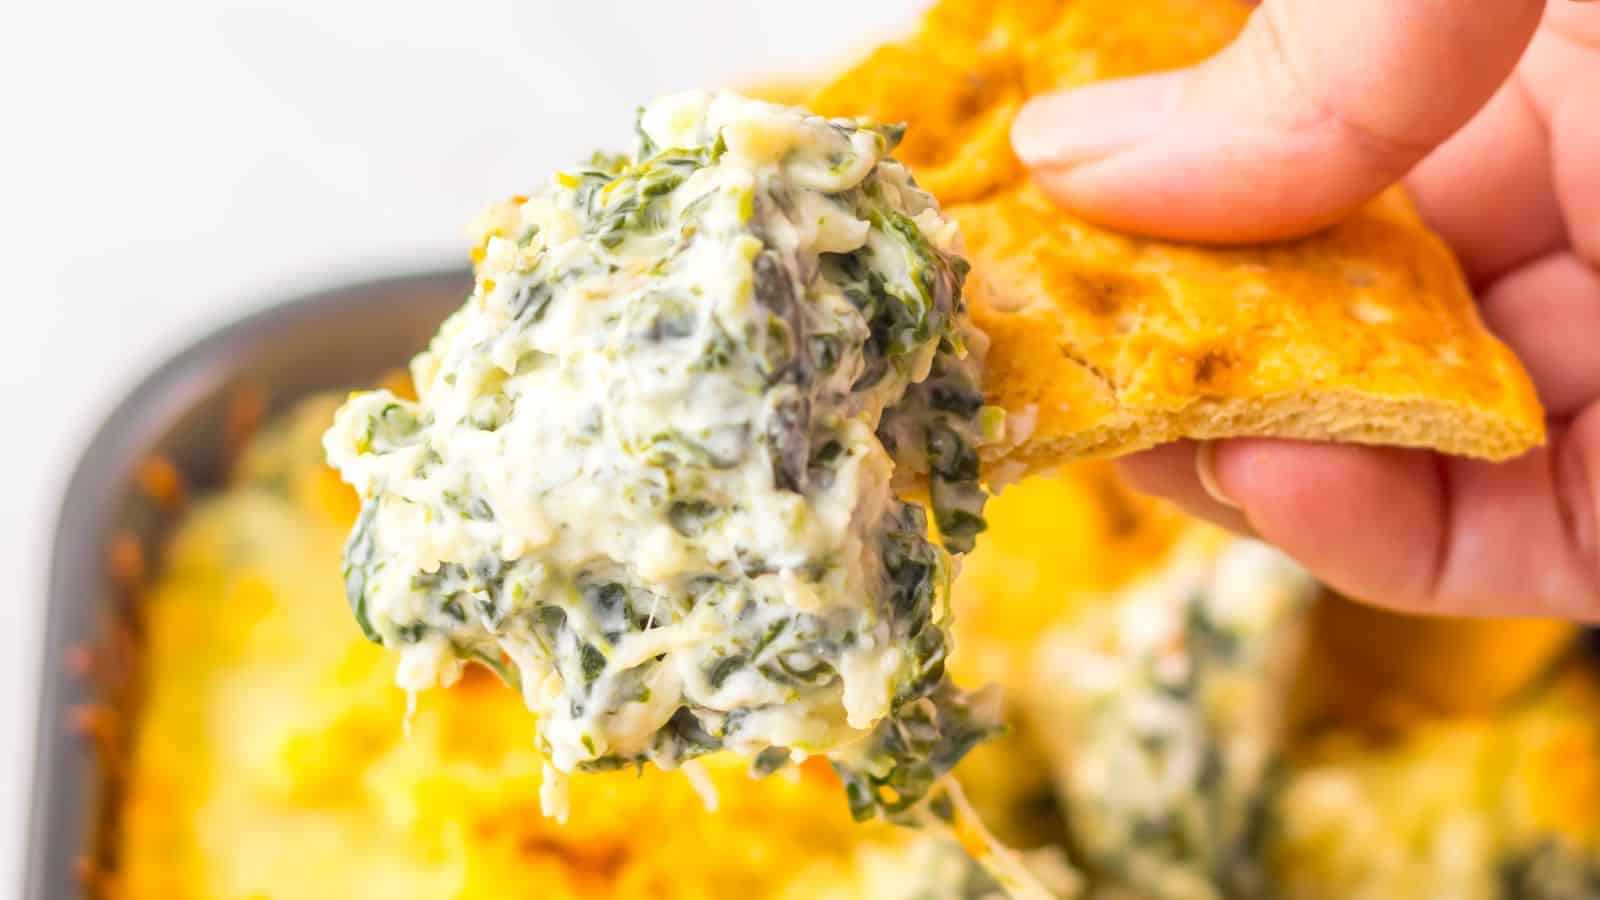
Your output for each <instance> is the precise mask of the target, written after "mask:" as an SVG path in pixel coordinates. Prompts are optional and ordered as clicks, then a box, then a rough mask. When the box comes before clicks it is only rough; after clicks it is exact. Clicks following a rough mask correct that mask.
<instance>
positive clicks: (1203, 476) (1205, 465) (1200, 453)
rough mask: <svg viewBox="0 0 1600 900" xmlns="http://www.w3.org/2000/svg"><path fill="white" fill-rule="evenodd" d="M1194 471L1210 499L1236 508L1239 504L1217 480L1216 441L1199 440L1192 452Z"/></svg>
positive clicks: (1230, 507)
mask: <svg viewBox="0 0 1600 900" xmlns="http://www.w3.org/2000/svg"><path fill="white" fill-rule="evenodd" d="M1194 472H1195V475H1196V476H1198V477H1199V479H1200V486H1201V487H1202V488H1205V491H1206V493H1207V494H1209V495H1210V496H1211V499H1213V500H1215V501H1217V502H1218V503H1220V504H1222V505H1223V506H1226V507H1227V508H1229V509H1238V508H1239V504H1237V503H1235V502H1233V498H1232V497H1229V496H1228V494H1227V492H1226V491H1224V490H1223V489H1222V483H1221V482H1220V481H1218V480H1217V442H1216V441H1201V442H1200V447H1199V449H1197V450H1196V451H1195V454H1194Z"/></svg>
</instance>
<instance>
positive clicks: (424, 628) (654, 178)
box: [324, 92, 1003, 818]
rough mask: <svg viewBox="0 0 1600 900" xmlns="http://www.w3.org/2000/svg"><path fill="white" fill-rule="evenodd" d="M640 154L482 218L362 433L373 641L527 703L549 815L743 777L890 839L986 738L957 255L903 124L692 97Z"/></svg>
mask: <svg viewBox="0 0 1600 900" xmlns="http://www.w3.org/2000/svg"><path fill="white" fill-rule="evenodd" d="M637 130H638V137H637V140H636V147H635V149H634V152H633V153H632V154H631V155H607V154H596V155H595V156H594V157H593V158H592V159H591V160H590V161H589V162H588V164H586V165H584V166H581V167H579V168H575V169H571V170H569V171H565V172H561V173H558V174H557V175H555V176H554V178H553V179H552V180H551V183H550V185H549V187H548V189H547V190H545V191H543V192H541V193H539V194H538V195H536V196H533V197H529V198H515V199H514V200H512V201H510V202H508V203H506V204H502V205H500V206H498V207H496V208H493V209H491V210H490V211H489V212H488V213H486V214H485V216H484V219H483V222H482V230H483V231H484V232H485V234H486V240H485V242H484V243H483V244H482V245H481V247H480V251H481V252H480V254H479V258H478V266H477V281H476V285H475V287H474V290H473V292H472V294H471V296H470V297H469V298H468V300H467V302H466V304H465V305H464V306H463V307H462V308H461V309H460V310H459V311H457V312H456V313H455V314H454V315H453V316H451V318H450V319H448V320H447V321H446V322H445V323H444V325H443V326H442V328H441V329H440V332H439V334H438V335H437V336H436V337H435V338H434V340H433V342H432V344H431V345H430V347H429V349H428V350H427V351H426V352H425V353H422V354H421V355H419V356H418V357H417V358H416V359H415V360H414V361H413V363H412V374H413V378H414V381H415V383H416V387H417V393H418V396H419V398H420V399H418V400H416V401H409V400H407V399H403V398H402V397H400V396H398V395H396V394H394V393H391V392H388V391H375V392H371V393H364V394H358V395H355V396H353V397H352V398H351V399H350V400H349V401H348V402H347V403H346V404H345V405H344V407H343V408H342V409H341V410H340V412H339V414H338V416H337V418H336V420H335V423H334V425H333V427H332V428H331V429H330V430H329V431H328V433H327V435H326V437H325V439H324V445H325V448H326V450H327V453H328V458H329V460H330V461H331V462H332V464H333V465H334V466H335V467H337V468H338V469H339V470H340V472H341V473H342V475H343V476H344V478H345V479H346V480H347V481H349V482H350V483H351V484H352V485H353V486H355V488H356V489H357V491H358V492H359V493H360V494H361V496H362V498H363V508H362V512H361V516H360V518H359V521H358V522H357V524H356V526H355V529H354V531H353V532H352V534H351V537H350V540H349V543H348V545H347V547H346V551H345V572H346V575H345V578H346V588H347V592H348V595H349V600H350V603H351V606H352V608H353V610H354V612H355V616H356V619H357V620H358V622H359V623H360V625H361V627H362V629H363V631H364V632H365V634H366V635H367V637H368V638H369V639H371V640H373V641H376V642H379V643H381V644H383V645H385V646H388V647H392V648H394V649H396V650H398V651H399V653H400V662H399V670H398V676H397V680H398V682H399V684H400V685H401V686H402V687H403V688H405V689H406V690H408V691H412V692H415V691H419V690H423V689H425V688H428V687H430V686H432V685H435V684H449V683H451V682H452V681H454V680H455V679H456V678H458V677H459V675H460V673H461V670H462V666H463V664H464V663H465V662H467V661H477V662H480V663H482V664H484V665H487V666H489V667H491V668H493V669H495V670H496V671H497V672H499V673H500V674H501V676H502V677H503V678H505V679H506V680H507V681H508V682H509V683H513V684H516V685H518V686H520V689H521V691H522V694H523V696H524V699H525V701H526V703H527V705H528V707H529V708H530V709H531V710H532V711H533V712H534V713H535V714H536V715H537V717H538V730H539V743H540V750H541V751H542V753H543V755H544V757H545V759H546V764H545V765H546V770H547V772H546V774H547V775H548V776H549V777H548V778H547V780H546V784H547V785H548V786H549V787H548V789H547V790H546V791H545V792H544V793H543V795H542V802H543V804H544V808H545V812H546V813H547V814H550V815H554V816H557V817H564V816H565V814H566V809H565V803H566V801H565V795H564V791H563V789H562V787H561V785H562V783H563V782H562V780H561V778H560V777H559V776H558V775H557V773H562V774H565V773H569V772H572V771H575V770H577V771H595V770H606V769H613V768H617V767H623V766H635V765H642V764H644V763H646V762H649V763H654V764H656V765H657V766H660V767H662V768H667V769H671V768H676V767H678V766H681V765H683V764H684V763H686V762H688V761H690V760H692V759H693V758H695V757H697V756H700V755H703V754H706V753H710V752H713V751H717V750H721V749H729V750H733V751H735V752H737V753H740V754H744V755H746V756H748V757H750V758H751V759H752V768H753V771H755V772H758V773H765V772H769V771H771V770H773V769H775V768H778V767H780V766H782V765H783V764H784V763H786V762H789V761H791V760H795V761H798V760H800V759H803V758H805V757H807V756H808V755H814V754H825V755H827V756H828V757H829V759H830V760H832V762H833V763H834V767H835V769H836V770H837V771H838V772H839V774H840V776H841V777H842V779H843V781H844V783H845V785H846V789H847V793H848V797H849V802H850V805H851V809H852V812H854V813H855V815H856V816H857V818H866V817H871V816H874V815H879V814H884V815H893V814H897V813H904V812H906V811H907V810H909V809H910V808H911V807H912V805H913V804H915V803H916V801H918V800H919V799H921V798H922V797H923V796H924V795H925V794H927V792H928V790H929V788H930V787H931V786H932V785H933V784H934V782H935V781H936V780H937V779H938V778H939V777H940V776H941V775H942V774H943V773H944V772H945V771H946V770H948V769H949V768H950V767H951V766H952V765H954V764H955V762H956V761H957V760H959V759H960V758H961V756H962V755H963V754H964V753H965V752H966V751H967V750H968V749H969V748H970V747H971V746H972V745H973V744H974V743H976V742H977V741H979V740H981V739H982V738H983V737H985V736H987V735H988V734H990V733H991V732H992V731H993V730H994V728H995V726H994V724H993V723H994V721H995V717H994V715H993V714H992V712H991V707H992V703H990V702H989V700H988V698H987V696H986V695H971V694H964V693H962V692H960V691H958V690H957V689H956V688H954V687H953V686H952V685H951V684H950V682H949V680H948V679H947V677H946V675H945V671H944V662H945V658H946V654H947V651H948V642H949V641H948V637H947V634H946V626H947V624H948V619H949V612H948V605H947V588H948V583H949V581H950V579H951V578H952V576H953V559H952V555H951V554H960V553H962V552H965V551H966V550H968V549H969V548H970V547H971V546H972V543H973V538H974V536H975V535H976V534H977V533H978V532H980V531H981V530H982V529H983V528H984V521H983V518H982V509H983V505H984V500H985V497H986V495H985V492H984V490H983V488H982V487H980V485H979V481H978V456H977V452H976V446H977V445H978V444H979V443H980V442H981V441H982V440H983V439H984V438H985V434H986V433H987V434H988V435H989V436H993V435H994V434H996V433H997V432H998V430H999V429H1000V428H1001V427H1002V425H1003V423H1002V422H1001V421H1000V418H1001V417H1000V414H999V411H998V410H995V409H992V408H988V407H985V406H984V405H983V400H982V397H983V395H982V393H981V391H980V390H979V384H978V373H979V369H978V363H979V356H980V355H981V352H982V349H983V347H982V342H983V337H982V335H981V333H979V332H977V331H976V330H975V329H973V328H972V326H971V325H970V324H969V323H968V321H967V319H966V315H965V310H964V306H963V301H962V282H963V278H964V276H965V274H966V264H965V262H964V261H963V260H962V259H961V258H960V257H959V256H957V255H955V252H954V243H955V240H956V233H955V231H956V230H955V227H954V225H953V224H952V223H950V222H948V221H947V220H946V219H945V218H944V217H943V216H942V215H941V214H940V211H939V209H938V208H937V206H936V205H935V202H934V200H933V198H932V197H931V196H930V195H929V194H927V193H925V192H924V191H922V190H920V189H919V188H918V187H917V186H916V184H915V182H914V181H913V180H912V178H911V176H910V175H909V174H908V172H907V171H906V169H905V168H904V167H903V166H902V165H900V164H899V163H898V162H896V161H895V160H894V159H892V158H891V157H890V155H889V154H890V151H891V150H892V149H893V148H894V146H895V144H896V142H897V140H898V138H899V129H897V128H894V127H889V126H881V125H874V124H872V123H868V122H865V121H856V120H840V119H824V118H820V117H817V116H814V115H811V114H809V113H807V112H805V111H803V110H800V109H794V108H788V107H782V106H775V105H771V104H767V103H762V102H758V101H754V100H749V99H746V98H743V97H740V96H737V95H733V94H727V93H723V94H716V95H711V94H706V93H701V92H691V93H684V94H679V95H675V96H669V97H666V98H664V99H661V100H658V101H657V102H655V103H654V104H652V105H650V106H649V107H647V108H646V109H644V110H643V111H642V112H641V113H640V117H639V121H638V129H637ZM924 484H925V485H926V490H927V498H928V500H929V503H928V506H929V508H931V510H932V515H933V520H934V523H935V524H936V526H937V531H938V534H939V536H940V539H941V540H942V542H943V546H942V547H941V546H940V545H939V544H937V543H935V542H934V541H933V540H932V539H930V537H929V525H928V521H927V516H926V514H925V513H924V511H923V507H922V506H920V505H918V504H916V503H913V502H908V501H907V500H906V499H903V498H902V496H903V495H905V494H907V493H908V492H909V491H910V490H912V489H914V488H916V489H920V487H919V486H920V485H924ZM691 771H692V770H691Z"/></svg>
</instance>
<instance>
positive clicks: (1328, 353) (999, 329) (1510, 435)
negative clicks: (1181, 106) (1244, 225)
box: [808, 0, 1544, 470]
mask: <svg viewBox="0 0 1600 900" xmlns="http://www.w3.org/2000/svg"><path fill="white" fill-rule="evenodd" d="M1246 15H1247V11H1246V9H1245V8H1244V7H1243V6H1242V5H1239V4H1236V3H1234V2H1232V0H1009V2H1007V0H1001V2H982V0H947V2H943V3H940V4H938V5H937V6H935V7H934V9H933V10H932V11H931V12H930V13H929V14H928V16H927V17H926V19H925V20H924V22H923V25H922V28H921V30H920V31H919V32H918V33H917V34H916V35H915V36H914V37H912V38H911V39H909V40H907V41H904V42H901V43H897V44H891V45H888V46H885V47H882V48H879V49H878V50H877V51H875V52H874V53H873V54H871V55H870V56H869V57H867V59H865V60H863V61H862V62H861V63H859V64H858V65H857V66H855V67H854V68H853V69H851V70H849V71H848V72H846V73H845V74H843V75H842V76H840V77H839V78H837V79H836V80H835V81H833V82H832V83H830V84H828V85H826V86H824V87H823V88H821V89H819V90H818V91H816V92H815V93H814V94H813V95H812V96H811V98H810V99H809V101H808V103H809V105H810V106H811V107H812V108H814V109H816V110H817V111H819V112H822V113H824V114H828V115H865V116H870V117H873V118H877V119H880V120H884V121H904V122H906V123H907V124H908V125H909V126H910V127H909V129H908V131H907V136H906V140H905V143H904V144H903V145H902V146H901V148H900V149H899V150H898V151H897V155H898V156H899V157H900V158H901V159H902V160H904V161H905V162H906V163H907V165H909V166H910V167H911V168H912V170H913V172H915V174H916V176H917V179H918V181H919V182H920V183H921V184H922V185H923V186H924V187H926V188H928V189H929V190H931V191H932V192H933V193H934V194H935V195H936V196H938V197H939V199H940V200H941V202H942V203H943V204H944V205H945V207H946V209H947V210H948V211H949V213H950V214H951V215H952V216H953V217H954V218H955V219H956V220H957V221H958V222H960V224H961V226H962V231H963V238H964V242H965V251H966V253H967V255H968V256H969V257H970V258H971V260H972V262H973V264H974V270H973V274H972V278H971V280H970V282H969V284H970V292H969V303H970V306H971V309H972V315H973V318H974V320H975V321H976V322H977V324H978V325H979V326H980V327H982V328H983V329H984V330H985V331H987V332H988V333H989V335H990V337H991V339H992V342H993V343H992V346H991V347H990V349H989V355H988V359H987V362H986V371H987V374H986V379H987V384H988V393H989V399H990V402H992V403H995V404H997V405H999V406H1001V407H1003V408H1005V409H1006V410H1007V412H1008V413H1009V414H1010V415H1011V418H1012V421H1013V426H1014V427H1013V428H1012V430H1011V431H1012V434H1011V439H1010V440H1008V441H1006V442H1002V443H1000V444H996V445H993V446H991V447H990V448H989V452H988V458H989V459H990V461H991V462H993V461H995V460H997V459H999V458H1000V457H1007V458H1008V459H1009V460H1010V461H1014V462H1015V463H1018V464H1020V467H1021V468H1023V469H1026V470H1038V469H1044V468H1049V467H1052V466H1055V465H1057V464H1060V463H1063V462H1067V461H1070V460H1074V459H1082V458H1088V457H1098V456H1114V455H1121V454H1124V453H1129V452H1132V451H1135V450H1139V449H1143V448H1145V447H1149V446H1152V445H1154V444H1157V443H1162V442H1166V441H1172V440H1176V439H1179V438H1201V439H1205V438H1221V437H1234V436H1243V435H1264V436H1276V437H1291V438H1307V439H1321V440H1337V441H1349V442H1356V443H1367V444H1382V445H1394V446H1405V447H1426V448H1432V449H1435V450H1440V451H1443V452H1446V453H1451V454H1456V455H1462V456H1474V457H1481V458H1486V459H1506V458H1510V457H1513V456H1516V455H1518V454H1520V453H1522V452H1524V451H1526V450H1528V449H1530V448H1532V447H1535V446H1538V445H1539V444H1541V443H1542V442H1543V440H1544V414H1543V410H1542V409H1541V407H1540V405H1539V402H1538V399H1537V396H1536V395H1535V393H1534V389H1533V386H1532V383H1531V382H1530V381H1529V379H1528V377H1527V374H1526V372H1525V371H1524V370H1523V368H1522V366H1521V364H1520V363H1519V362H1518V361H1517V359H1516V358H1515V356H1513V355H1512V354H1511V352H1510V351H1509V350H1508V349H1507V348H1506V347H1505V346H1504V345H1503V344H1501V343H1500V342H1499V341H1498V340H1496V339H1495V338H1494V337H1493V336H1492V335H1491V334H1489V332H1488V331H1487V330H1486V329H1485V327H1484V326H1483V323H1482V321H1481V320H1480V318H1479V316H1478V313H1477V310H1476V305H1475V303H1474V301H1473V298H1472V295H1471V293H1470V291H1469V289H1468V287H1467V285H1466V282H1465V280H1464V279H1463V277H1462V275H1461V272H1460V269H1459V267H1458V266H1457V264H1456V262H1455V260H1454V258H1453V257H1452V255H1451V253H1450V251H1449V249H1448V248H1447V247H1446V246H1445V245H1444V244H1443V243H1442V242H1441V241H1440V240H1439V239H1438V238H1437V237H1436V236H1434V235H1433V234H1432V233H1431V232H1430V231H1429V230H1428V229H1427V228H1426V226H1424V225H1423V224H1422V222H1421V220H1420V219H1419V218H1418V216H1417V215H1416V213H1415V211H1414V210H1413V209H1412V208H1411V206H1410V204H1409V202H1408V201H1407V200H1406V198H1405V197H1404V196H1403V194H1402V193H1401V192H1400V190H1399V189H1398V188H1395V189H1392V190H1390V191H1389V192H1387V193H1385V194H1384V195H1383V196H1381V197H1379V198H1378V199H1376V200H1374V201H1373V202H1372V203H1370V204H1368V205H1367V206H1366V207H1365V208H1363V209H1362V210H1360V211H1359V212H1358V213H1357V214H1356V215H1354V216H1353V217H1351V218H1350V219H1349V220H1348V221H1346V222H1344V223H1342V224H1339V225H1337V226H1334V227H1332V228H1329V229H1327V230H1325V231H1323V232H1320V233H1318V234H1316V235H1313V236H1311V237H1308V238H1305V239H1303V240H1299V241H1295V242H1291V243H1282V244H1274V245H1255V246H1245V247H1237V248H1227V249H1218V248H1211V247H1199V246H1194V245H1185V244H1179V243H1173V242H1163V241H1156V240H1149V239H1144V238H1138V237H1133V236H1130V235H1126V234H1122V233H1118V232H1114V231H1111V230H1108V229H1106V228H1102V227H1099V226H1095V225H1092V224H1089V223H1088V222H1085V221H1083V220H1081V219H1078V218H1075V217H1073V216H1072V215H1070V214H1068V213H1066V212H1064V211H1062V210H1061V209H1059V208H1058V207H1056V206H1055V205H1053V204H1052V203H1051V202H1050V201H1049V199H1048V198H1047V197H1046V196H1045V195H1044V194H1043V193H1042V192H1041V191H1040V189H1039V188H1038V187H1037V186H1036V185H1034V184H1033V183H1032V182H1031V181H1030V180H1029V179H1028V176H1027V174H1026V171H1025V170H1024V168H1023V167H1022V165H1021V164H1020V163H1019V162H1018V160H1017V159H1016V157H1015V156H1014V155H1013V153H1012V151H1011V147H1010V141H1009V133H1010V127H1011V122H1012V120H1013V118H1014V117H1015V115H1016V112H1017V110H1018V109H1020V108H1021V106H1022V104H1023V103H1024V102H1025V101H1026V100H1027V98H1029V97H1031V96H1034V95H1036V94H1040V93H1044V92H1047V91H1051V90H1056V89H1060V88H1063V87H1069V86H1072V85H1076V84H1082V83H1085V82H1088V81H1093V80H1096V79H1100V78H1108V77H1120V76H1126V75H1134V74H1139V73H1141V72H1148V71H1155V70H1159V69H1167V68H1173V67H1177V66H1182V65H1187V64H1191V63H1193V62H1196V61H1198V60H1200V59H1203V58H1205V57H1206V56H1208V55H1209V54H1211V53H1213V52H1215V51H1216V50H1218V49H1220V48H1221V47H1222V46H1223V45H1225V44H1226V43H1227V42H1228V40H1230V39H1231V38H1232V36H1233V35H1234V34H1235V33H1236V32H1237V31H1238V29H1239V28H1240V27H1241V26H1242V24H1243V22H1244V20H1245V17H1246ZM1011 468H1012V469H1016V468H1018V466H1016V465H1013V466H1012V467H1011Z"/></svg>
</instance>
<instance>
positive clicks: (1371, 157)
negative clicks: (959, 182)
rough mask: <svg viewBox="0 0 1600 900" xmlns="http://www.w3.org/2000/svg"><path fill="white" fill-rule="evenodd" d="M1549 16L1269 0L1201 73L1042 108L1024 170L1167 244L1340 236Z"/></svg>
mask: <svg viewBox="0 0 1600 900" xmlns="http://www.w3.org/2000/svg"><path fill="white" fill-rule="evenodd" d="M1542 7H1543V2H1542V0H1406V2H1400V3H1397V2H1394V0H1338V2H1332V3H1330V2H1327V0H1266V2H1264V3H1263V4H1262V5H1261V6H1260V7H1259V8H1258V9H1256V11H1255V12H1254V13H1253V14H1252V15H1251V17H1250V21H1249V23H1248V24H1247V25H1246V26H1245V29H1244V31H1243V32H1242V33H1240V35H1239V37H1238V38H1237V39H1236V40H1235V41H1234V42H1233V43H1232V44H1231V45H1229V46H1228V47H1227V48H1225V49H1224V50H1223V51H1222V52H1221V53H1219V54H1217V55H1216V56H1214V57H1212V58H1211V59H1208V60H1206V61H1205V62H1203V63H1201V64H1199V65H1198V66H1195V67H1193V68H1190V69H1181V70H1177V71H1173V72H1163V73H1158V74H1154V75H1144V76H1140V77H1137V78H1128V79H1121V80H1116V81H1105V82H1099V83H1095V84H1090V85H1088V86H1085V87H1082V88H1078V89H1076V90H1071V91H1066V92H1063V93H1058V94H1050V95H1045V96H1042V97H1039V98H1036V99H1035V100H1034V101H1033V102H1031V103H1029V104H1028V105H1027V106H1026V107H1025V108H1024V109H1023V110H1022V112H1021V114H1020V115H1019V116H1018V118H1017V121H1016V124H1015V127H1014V129H1013V131H1012V141H1013V144H1014V145H1015V148H1016V152H1017V155H1018V156H1019V157H1021V159H1022V160H1023V161H1024V162H1025V163H1027V164H1028V165H1029V166H1030V167H1031V168H1032V169H1033V170H1034V175H1035V178H1036V180H1037V181H1038V183H1039V184H1040V185H1041V186H1042V187H1043V188H1044V189H1045V190H1046V191H1047V192H1049V193H1050V194H1051V195H1052V196H1054V197H1055V198H1056V200H1057V201H1058V202H1060V203H1062V204H1063V205H1065V206H1067V207H1068V208H1070V209H1072V210H1073V211H1075V212H1077V213H1079V214H1081V215H1083V216H1085V217H1087V218H1089V219H1092V220H1095V221H1099V222H1103V223H1105V224H1108V225H1113V226H1116V227H1120V228H1126V229H1130V230H1134V231H1140V232H1145V233H1149V234H1155V235H1160V236H1163V237H1173V238H1179V239H1185V240H1200V241H1255V240H1270V239H1276V238H1283V237H1291V236H1295V235H1299V234H1304V233H1306V232H1309V231H1313V230H1315V229H1317V228H1319V227H1322V226H1324V225H1328V224H1331V223H1332V222H1335V221H1337V220H1339V219H1340V218H1342V217H1344V216H1345V215H1346V214H1347V213H1349V212H1350V211H1351V210H1353V209H1354V208H1355V207H1357V206H1359V205H1360V204H1362V203H1363V202H1365V201H1366V200H1368V199H1370V198H1371V197H1373V196H1374V195H1375V194H1377V193H1378V192H1379V191H1381V190H1383V188H1385V187H1386V186H1388V185H1389V184H1392V183H1393V182H1395V181H1397V180H1399V178H1400V177H1401V176H1402V175H1404V174H1405V173H1406V171H1407V170H1408V169H1410V168H1411V166H1412V165H1413V164H1414V163H1416V162H1417V161H1418V160H1419V159H1421V158H1422V156H1423V155H1425V154H1426V153H1428V152H1429V151H1430V150H1432V149H1433V148H1434V147H1435V146H1437V145H1438V144H1439V143H1441V142H1442V141H1444V139H1445V138H1447V137H1449V136H1450V134H1451V133H1452V132H1454V131H1455V130H1456V129H1457V128H1459V127H1460V126H1461V125H1463V124H1465V123H1466V121H1467V120H1468V119H1470V118H1471V117H1472V115H1473V114H1474V113H1475V112H1476V111H1477V110H1478V109H1479V107H1481V106H1482V105H1483V104H1484V103H1485V102H1486V101H1487V100H1488V99H1489V97H1490V96H1491V95H1492V94H1493V93H1494V92H1495V90H1496V88H1498V87H1499V86H1500V84H1501V83H1502V82H1504V81H1505V79H1506V77H1507V76H1508V75H1509V74H1510V72H1511V71H1512V69H1513V67H1514V66H1515V65H1516V62H1517V59H1518V58H1519V57H1520V56H1521V55H1522V51H1523V48H1524V47H1525V46H1527V43H1528V41H1529V39H1530V38H1531V37H1532V35H1533V32H1534V29H1535V28H1537V27H1538V23H1539V15H1540V11H1541V9H1542Z"/></svg>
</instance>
